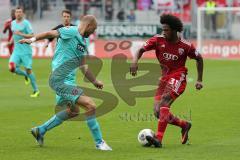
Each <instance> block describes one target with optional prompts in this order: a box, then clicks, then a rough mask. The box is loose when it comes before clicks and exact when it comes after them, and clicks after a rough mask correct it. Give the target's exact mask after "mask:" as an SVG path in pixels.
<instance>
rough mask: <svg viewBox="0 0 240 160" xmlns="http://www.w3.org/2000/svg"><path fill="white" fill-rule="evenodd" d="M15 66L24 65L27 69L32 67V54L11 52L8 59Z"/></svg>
mask: <svg viewBox="0 0 240 160" xmlns="http://www.w3.org/2000/svg"><path fill="white" fill-rule="evenodd" d="M9 62H13V63H14V64H15V65H16V67H19V66H24V67H25V68H27V69H32V54H25V55H19V54H15V53H13V54H12V55H11V57H10V59H9Z"/></svg>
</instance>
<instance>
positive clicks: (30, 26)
mask: <svg viewBox="0 0 240 160" xmlns="http://www.w3.org/2000/svg"><path fill="white" fill-rule="evenodd" d="M26 32H27V34H32V33H33V29H32V25H31V23H30V22H29V21H26Z"/></svg>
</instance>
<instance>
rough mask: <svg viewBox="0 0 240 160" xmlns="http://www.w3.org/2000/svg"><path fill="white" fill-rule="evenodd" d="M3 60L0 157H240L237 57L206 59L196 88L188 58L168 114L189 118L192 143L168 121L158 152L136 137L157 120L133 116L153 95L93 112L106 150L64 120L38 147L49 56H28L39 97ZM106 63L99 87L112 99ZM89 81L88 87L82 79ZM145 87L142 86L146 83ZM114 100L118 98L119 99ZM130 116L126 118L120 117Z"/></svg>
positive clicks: (51, 100) (46, 108) (146, 110)
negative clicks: (182, 85) (184, 79)
mask: <svg viewBox="0 0 240 160" xmlns="http://www.w3.org/2000/svg"><path fill="white" fill-rule="evenodd" d="M7 62H8V60H6V59H0V160H17V159H18V160H30V159H31V160H32V159H33V160H66V159H67V160H73V159H76V160H86V159H88V160H106V159H109V160H110V159H112V160H117V159H119V160H155V159H156V160H160V159H162V160H173V159H174V160H180V159H183V160H206V159H209V160H223V159H225V160H229V159H239V156H240V152H239V151H240V127H239V123H240V118H239V115H240V101H239V99H240V81H239V80H240V72H239V71H240V62H239V61H225V60H218V61H213V60H206V61H205V66H204V68H205V69H204V88H203V90H201V91H196V90H195V88H194V82H195V80H196V67H195V62H194V61H189V62H188V63H187V66H188V68H189V74H188V77H189V78H190V81H189V82H188V86H187V88H186V91H185V92H184V94H183V95H182V96H181V97H180V98H179V99H177V101H176V102H175V103H174V104H173V106H172V111H173V113H175V114H177V115H181V116H183V117H187V118H190V116H191V120H192V123H193V127H192V129H191V132H190V144H189V145H182V144H181V143H180V129H179V128H176V127H173V126H168V128H167V131H166V134H165V137H164V141H163V145H164V148H162V149H155V148H144V147H141V146H140V145H139V143H138V142H137V134H138V132H139V131H140V130H141V129H144V128H151V129H153V130H154V131H155V130H156V127H157V121H154V120H152V121H150V120H148V121H144V120H140V121H138V120H137V118H134V116H136V114H137V113H141V114H142V115H147V114H151V113H152V106H153V98H138V99H137V105H136V106H135V107H129V106H128V105H127V104H126V103H124V102H123V101H122V100H120V103H119V104H118V106H117V108H115V109H114V110H113V111H112V112H109V113H107V114H105V115H104V116H102V117H99V118H98V120H99V122H100V125H101V128H102V132H103V136H104V139H105V140H106V141H107V142H108V144H109V145H111V147H112V148H113V151H112V152H102V151H99V150H96V149H95V145H94V143H93V139H92V137H91V135H90V131H89V130H88V128H87V125H86V123H85V122H77V121H74V122H71V121H69V122H65V123H63V124H62V125H61V126H59V127H57V128H55V129H53V130H51V131H50V132H48V133H47V134H46V136H45V146H44V147H42V148H40V147H39V146H37V145H36V143H35V141H34V139H33V137H32V135H31V134H30V132H29V131H30V128H31V127H34V126H36V125H39V124H41V123H42V122H44V121H45V120H47V119H48V118H50V117H51V116H52V115H53V114H54V104H55V95H54V92H53V91H52V90H51V89H50V88H49V87H48V77H49V74H50V70H51V69H50V66H51V65H50V60H48V59H41V60H34V63H33V67H34V72H35V74H36V77H37V82H38V84H39V88H40V90H41V96H40V97H39V98H37V99H31V98H30V97H29V95H30V93H31V87H30V86H25V84H24V78H23V77H19V76H16V75H13V74H10V72H8V69H7V67H8V64H7ZM109 74H110V60H104V66H103V69H102V71H101V73H100V75H99V79H101V80H102V81H103V82H104V83H105V84H107V85H106V86H105V88H104V91H108V92H111V93H113V94H114V95H116V96H117V94H116V92H115V90H114V88H113V87H112V85H111V81H110V78H109ZM88 86H91V85H90V84H88ZM146 89H147V88H146ZM118 98H119V97H118ZM126 114H128V115H129V116H130V115H131V116H132V119H130V118H129V117H128V119H126V118H123V117H124V115H126Z"/></svg>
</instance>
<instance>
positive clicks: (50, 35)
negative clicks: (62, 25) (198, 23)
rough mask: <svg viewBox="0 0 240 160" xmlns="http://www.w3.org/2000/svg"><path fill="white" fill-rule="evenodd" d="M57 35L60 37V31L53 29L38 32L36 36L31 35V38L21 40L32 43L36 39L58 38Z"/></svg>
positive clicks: (21, 41)
mask: <svg viewBox="0 0 240 160" xmlns="http://www.w3.org/2000/svg"><path fill="white" fill-rule="evenodd" d="M57 37H59V33H58V31H56V30H51V31H48V32H43V33H40V34H37V35H35V36H34V37H31V38H25V39H22V40H20V41H19V42H20V43H28V44H31V43H33V42H35V41H39V40H42V39H47V38H57Z"/></svg>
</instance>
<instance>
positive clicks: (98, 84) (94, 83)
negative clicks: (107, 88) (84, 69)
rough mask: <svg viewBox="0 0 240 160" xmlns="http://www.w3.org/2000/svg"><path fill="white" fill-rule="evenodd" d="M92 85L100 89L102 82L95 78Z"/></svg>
mask: <svg viewBox="0 0 240 160" xmlns="http://www.w3.org/2000/svg"><path fill="white" fill-rule="evenodd" d="M93 85H94V86H95V87H96V88H98V89H102V88H103V83H102V82H101V81H98V80H95V81H94V82H93Z"/></svg>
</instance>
